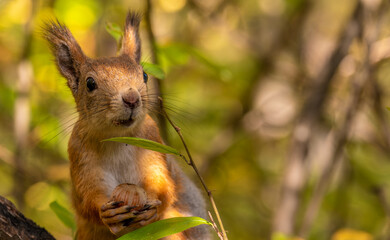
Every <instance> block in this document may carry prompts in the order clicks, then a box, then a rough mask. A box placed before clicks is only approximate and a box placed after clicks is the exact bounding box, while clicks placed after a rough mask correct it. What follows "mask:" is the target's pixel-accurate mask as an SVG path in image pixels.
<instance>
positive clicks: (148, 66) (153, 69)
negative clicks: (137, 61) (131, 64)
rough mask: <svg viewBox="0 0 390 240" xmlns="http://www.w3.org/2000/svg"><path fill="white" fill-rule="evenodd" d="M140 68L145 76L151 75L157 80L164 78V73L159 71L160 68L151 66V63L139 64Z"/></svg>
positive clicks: (154, 65)
mask: <svg viewBox="0 0 390 240" xmlns="http://www.w3.org/2000/svg"><path fill="white" fill-rule="evenodd" d="M141 65H142V67H143V68H144V71H145V72H146V73H147V74H150V75H153V76H155V77H156V78H158V79H164V78H165V73H164V71H163V70H162V69H161V67H160V66H158V65H156V64H153V63H148V62H142V63H141Z"/></svg>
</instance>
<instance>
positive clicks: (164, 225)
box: [118, 217, 211, 240]
mask: <svg viewBox="0 0 390 240" xmlns="http://www.w3.org/2000/svg"><path fill="white" fill-rule="evenodd" d="M201 224H208V225H211V223H210V222H208V221H206V220H204V219H203V218H200V217H176V218H169V219H164V220H160V221H157V222H154V223H151V224H149V225H146V226H145V227H142V228H139V229H137V230H135V231H133V232H130V233H128V234H126V235H123V236H122V237H120V238H118V240H155V239H160V238H163V237H166V236H169V235H172V234H175V233H179V232H182V231H184V230H186V229H188V228H191V227H195V226H198V225H201Z"/></svg>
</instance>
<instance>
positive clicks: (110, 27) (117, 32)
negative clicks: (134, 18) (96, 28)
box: [106, 23, 123, 42]
mask: <svg viewBox="0 0 390 240" xmlns="http://www.w3.org/2000/svg"><path fill="white" fill-rule="evenodd" d="M106 30H107V32H108V33H109V34H110V35H111V36H112V37H114V38H115V40H116V41H117V42H119V40H120V38H121V37H122V35H123V32H122V28H121V27H119V25H118V24H115V23H106Z"/></svg>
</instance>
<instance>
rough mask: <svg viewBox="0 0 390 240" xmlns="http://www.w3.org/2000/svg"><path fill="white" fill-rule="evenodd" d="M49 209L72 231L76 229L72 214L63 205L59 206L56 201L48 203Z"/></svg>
mask: <svg viewBox="0 0 390 240" xmlns="http://www.w3.org/2000/svg"><path fill="white" fill-rule="evenodd" d="M50 209H51V210H52V211H53V212H54V213H55V214H56V215H57V217H58V218H59V219H60V220H61V222H62V223H63V224H65V226H67V227H69V228H71V229H72V231H73V232H75V231H76V224H75V220H74V217H73V214H72V213H71V212H70V211H69V210H68V209H66V208H64V207H63V206H61V205H60V204H59V203H58V202H57V201H54V202H52V203H50Z"/></svg>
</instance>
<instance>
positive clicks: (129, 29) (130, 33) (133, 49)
mask: <svg viewBox="0 0 390 240" xmlns="http://www.w3.org/2000/svg"><path fill="white" fill-rule="evenodd" d="M140 22H141V15H140V14H139V13H136V12H129V13H127V17H126V24H125V29H124V34H123V39H122V48H121V53H122V54H126V55H128V56H129V57H131V58H133V59H134V60H135V61H136V62H137V63H139V62H140V60H141V41H140V38H139V31H138V29H139V24H140Z"/></svg>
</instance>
